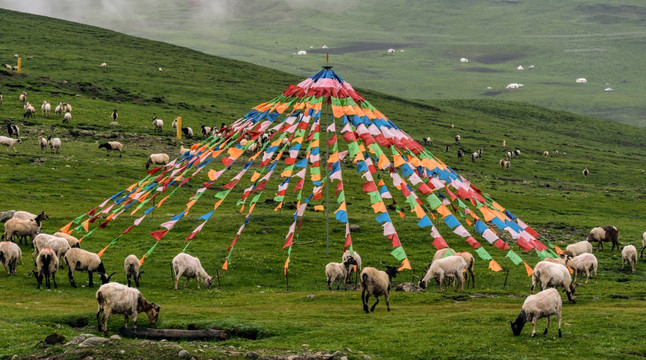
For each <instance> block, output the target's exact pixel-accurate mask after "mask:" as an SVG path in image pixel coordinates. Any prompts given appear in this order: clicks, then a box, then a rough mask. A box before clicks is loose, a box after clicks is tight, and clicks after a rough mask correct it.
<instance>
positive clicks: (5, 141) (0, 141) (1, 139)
mask: <svg viewBox="0 0 646 360" xmlns="http://www.w3.org/2000/svg"><path fill="white" fill-rule="evenodd" d="M16 143H18V144H22V140H20V139H12V138H10V137H6V136H0V145H4V146H6V147H7V152H9V147H11V148H12V149H13V152H18V151H17V150H16V146H15V145H16Z"/></svg>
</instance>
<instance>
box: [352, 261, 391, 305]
mask: <svg viewBox="0 0 646 360" xmlns="http://www.w3.org/2000/svg"><path fill="white" fill-rule="evenodd" d="M398 273H399V270H397V267H394V266H386V271H381V270H377V269H375V268H374V267H371V266H367V267H365V268H364V269H363V270H362V271H361V275H360V276H359V277H360V279H361V302H362V304H363V311H365V312H366V313H370V312H374V311H375V307H376V306H377V304H378V303H379V296H383V297H384V299H385V301H386V309H387V310H388V311H390V301H389V297H390V286H391V283H392V278H394V277H396V276H397V274H398ZM370 295H372V296H374V297H375V303H374V304H373V305H372V307H371V308H370V309H368V300H369V298H370Z"/></svg>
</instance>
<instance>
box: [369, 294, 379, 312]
mask: <svg viewBox="0 0 646 360" xmlns="http://www.w3.org/2000/svg"><path fill="white" fill-rule="evenodd" d="M375 300H376V301H375V303H374V305H372V308H370V312H373V311H375V307H377V304H379V296H376V295H375Z"/></svg>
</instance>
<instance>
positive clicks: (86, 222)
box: [83, 219, 90, 232]
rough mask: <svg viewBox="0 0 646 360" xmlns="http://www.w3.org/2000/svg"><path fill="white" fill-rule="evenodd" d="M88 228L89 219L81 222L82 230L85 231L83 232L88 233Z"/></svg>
mask: <svg viewBox="0 0 646 360" xmlns="http://www.w3.org/2000/svg"><path fill="white" fill-rule="evenodd" d="M89 226H90V219H87V220H85V221H83V229H84V230H85V232H87V231H88V228H89Z"/></svg>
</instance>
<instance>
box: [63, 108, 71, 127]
mask: <svg viewBox="0 0 646 360" xmlns="http://www.w3.org/2000/svg"><path fill="white" fill-rule="evenodd" d="M71 121H72V113H71V112H69V111H66V112H65V115H63V123H64V124H69V123H70V122H71Z"/></svg>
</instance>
